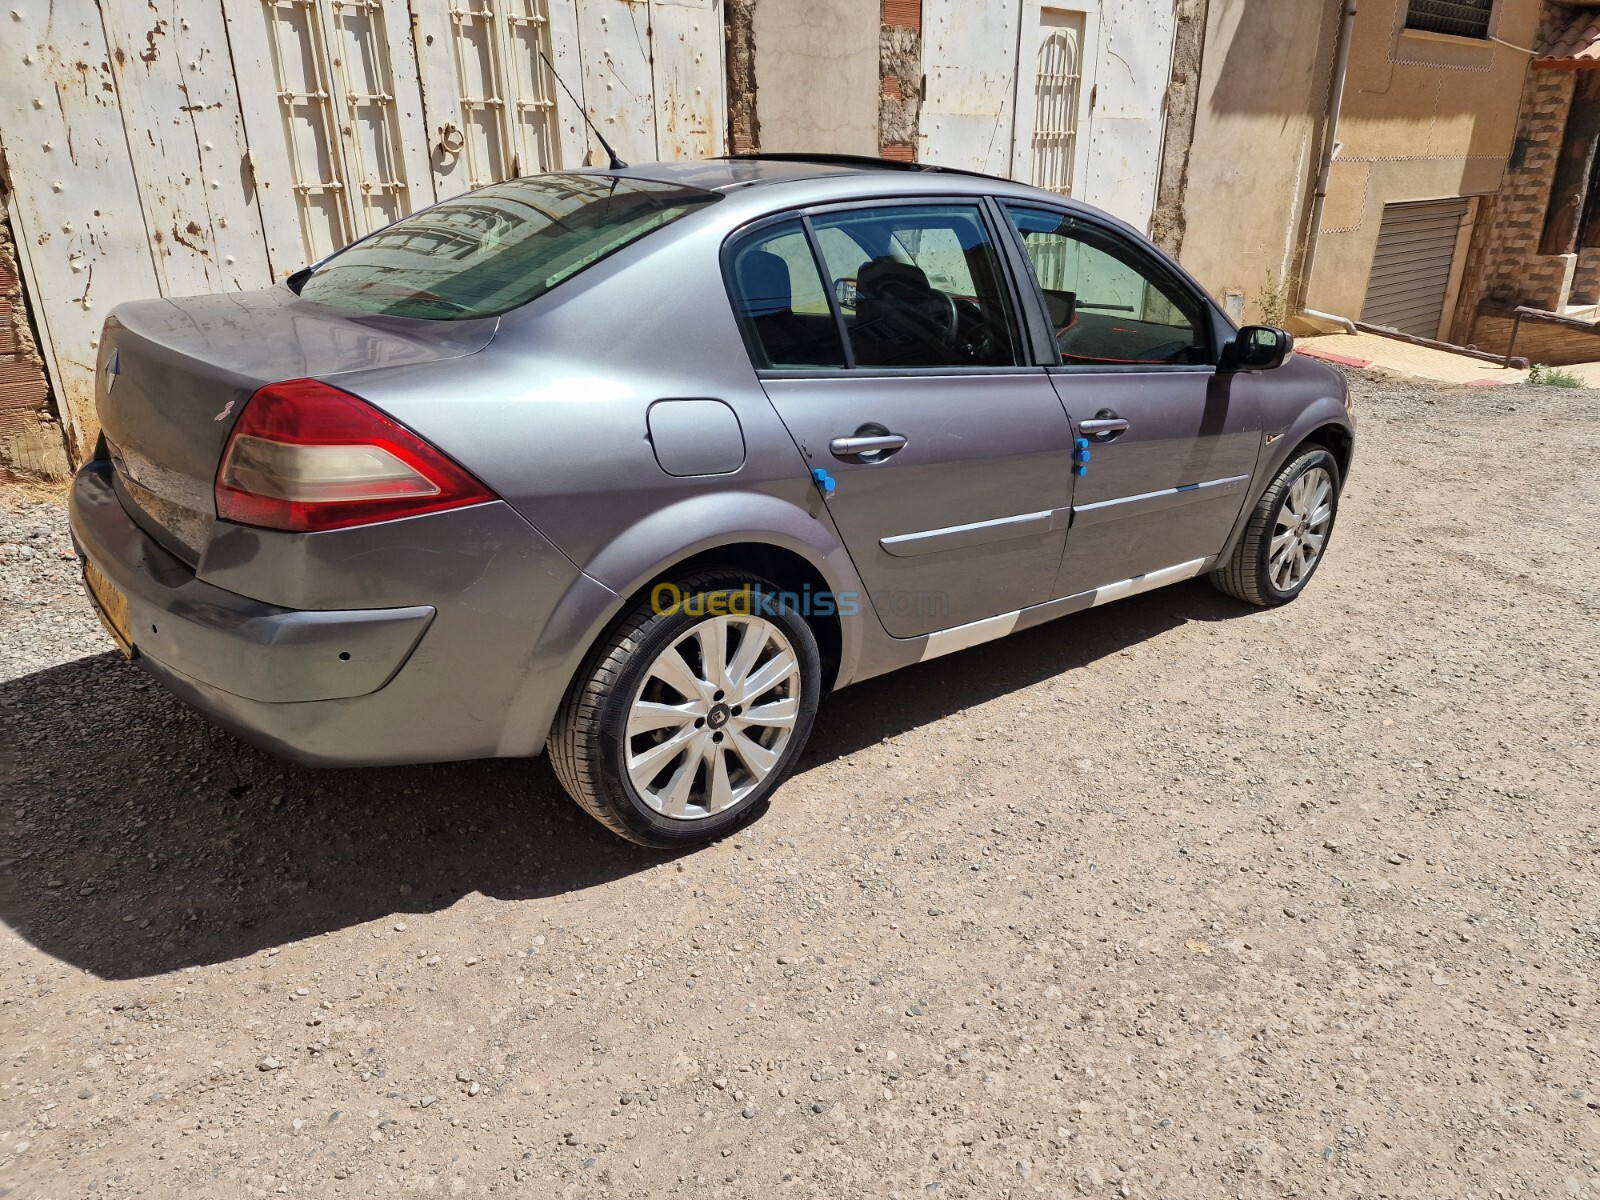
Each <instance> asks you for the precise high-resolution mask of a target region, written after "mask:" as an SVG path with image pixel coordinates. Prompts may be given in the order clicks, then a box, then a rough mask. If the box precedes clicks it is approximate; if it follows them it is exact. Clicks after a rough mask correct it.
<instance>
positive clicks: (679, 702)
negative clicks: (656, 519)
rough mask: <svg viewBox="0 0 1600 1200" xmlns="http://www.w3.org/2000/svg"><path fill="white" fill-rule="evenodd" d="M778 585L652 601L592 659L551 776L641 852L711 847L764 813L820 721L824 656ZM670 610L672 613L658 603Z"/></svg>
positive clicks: (554, 752) (564, 713)
mask: <svg viewBox="0 0 1600 1200" xmlns="http://www.w3.org/2000/svg"><path fill="white" fill-rule="evenodd" d="M776 595H777V589H776V588H774V587H773V585H772V584H770V583H767V582H765V581H764V580H760V579H757V578H754V577H752V576H745V575H734V574H727V573H723V572H711V573H705V574H700V575H696V576H693V577H691V578H688V579H685V580H682V581H680V582H678V583H676V584H675V585H674V586H673V588H672V589H671V590H665V589H661V588H657V589H654V590H653V595H652V598H651V599H649V600H646V601H645V602H643V603H641V604H640V605H639V606H638V607H636V608H635V609H634V610H633V611H632V612H630V613H628V614H627V615H626V616H625V617H624V618H623V619H622V620H621V621H620V622H618V624H617V625H616V626H615V627H614V628H613V630H612V632H611V633H610V634H609V635H608V636H607V637H606V638H605V639H604V640H603V641H602V642H601V644H600V645H599V646H598V647H596V649H595V651H594V652H593V653H592V654H591V655H590V656H589V659H588V661H587V663H586V664H585V667H584V669H583V671H581V672H580V674H579V677H578V678H577V679H576V680H575V681H574V683H573V685H572V689H571V691H570V692H569V693H568V695H567V700H566V703H565V704H564V705H563V706H562V710H561V713H560V714H559V716H558V717H557V719H556V723H555V725H554V727H553V728H552V730H551V733H550V741H549V745H548V752H549V754H550V760H551V762H552V764H553V765H554V766H555V771H556V776H557V778H559V779H560V780H561V783H562V786H564V787H565V788H566V789H567V791H568V792H570V793H571V794H572V797H573V799H574V800H576V801H577V802H578V803H579V804H580V805H581V806H582V807H583V808H584V809H585V811H587V812H588V813H589V814H590V815H591V816H593V817H594V818H595V819H596V820H598V821H600V822H601V823H602V824H603V825H605V826H606V827H607V828H608V829H610V830H612V831H613V832H614V833H617V834H619V835H620V836H622V837H625V838H627V839H628V840H629V841H632V842H637V843H639V844H640V845H642V846H651V847H656V848H661V849H667V848H671V847H675V846H683V845H692V844H694V843H699V842H707V841H711V840H713V839H715V838H718V837H722V836H725V835H726V834H728V833H730V832H732V831H733V830H735V829H738V828H739V827H740V826H742V825H745V824H747V823H748V822H750V821H751V820H753V819H754V818H755V817H756V816H758V815H759V814H760V812H761V811H762V809H763V808H764V807H765V804H766V801H767V799H768V797H770V796H771V795H772V793H773V792H774V791H775V790H776V789H777V787H778V785H779V784H781V783H782V782H783V780H784V778H785V777H787V775H788V774H789V772H790V770H791V769H792V767H793V765H794V762H795V759H796V758H797V757H798V756H799V754H800V751H801V748H802V747H803V746H804V745H805V741H806V738H807V736H808V735H809V734H810V732H811V723H812V720H813V719H814V718H815V716H816V710H817V701H818V697H819V695H820V693H821V687H822V666H821V656H820V654H819V653H818V651H817V642H816V638H815V637H814V636H813V635H812V633H811V629H810V627H809V626H808V625H807V624H806V622H805V621H804V620H802V619H801V618H800V617H799V616H798V615H796V614H794V613H792V612H789V611H786V610H784V609H783V608H782V606H780V605H776V604H774V605H770V606H767V605H763V604H762V603H761V598H762V597H766V598H769V599H770V598H774V597H776ZM663 601H664V603H663Z"/></svg>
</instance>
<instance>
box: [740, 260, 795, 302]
mask: <svg viewBox="0 0 1600 1200" xmlns="http://www.w3.org/2000/svg"><path fill="white" fill-rule="evenodd" d="M738 274H739V311H740V313H741V314H742V315H744V316H746V317H767V316H771V315H772V314H773V313H782V312H788V311H789V310H790V309H792V308H793V307H794V286H793V284H792V283H791V282H790V279H789V264H788V263H786V262H784V261H783V259H781V258H779V257H778V256H777V255H776V254H773V253H771V252H769V251H766V250H751V251H749V252H748V253H746V254H743V255H741V256H740V257H739V268H738Z"/></svg>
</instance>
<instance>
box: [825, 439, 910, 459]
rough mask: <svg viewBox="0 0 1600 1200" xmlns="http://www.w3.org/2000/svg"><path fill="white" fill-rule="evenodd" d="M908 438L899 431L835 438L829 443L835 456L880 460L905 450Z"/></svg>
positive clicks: (829, 447)
mask: <svg viewBox="0 0 1600 1200" xmlns="http://www.w3.org/2000/svg"><path fill="white" fill-rule="evenodd" d="M905 446H906V438H905V437H904V435H902V434H898V433H883V434H874V435H872V436H870V437H842V438H834V439H833V441H831V442H829V443H828V449H829V450H831V451H833V456H834V457H835V458H868V457H870V458H871V459H872V460H873V461H880V460H882V459H885V458H888V457H889V455H891V454H893V453H894V452H895V451H897V450H904V449H905Z"/></svg>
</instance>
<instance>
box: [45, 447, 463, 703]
mask: <svg viewBox="0 0 1600 1200" xmlns="http://www.w3.org/2000/svg"><path fill="white" fill-rule="evenodd" d="M72 536H73V539H74V540H75V541H76V542H77V545H78V550H79V553H80V554H81V555H82V556H83V558H84V559H85V561H86V563H88V564H91V565H92V567H93V568H94V569H97V570H98V571H99V572H100V573H101V574H102V575H103V576H104V577H105V580H106V581H107V582H109V583H110V584H111V586H112V587H113V588H115V589H117V591H118V592H120V593H121V596H122V597H123V598H125V611H126V617H125V622H126V628H125V629H122V630H120V631H119V632H121V633H122V634H123V635H124V637H125V638H126V640H127V641H128V642H130V643H132V645H133V646H134V647H136V650H135V653H136V654H137V655H139V656H142V657H148V658H151V659H154V660H155V661H156V662H158V663H161V664H162V665H164V666H166V667H168V668H169V669H171V670H173V671H178V672H181V673H182V674H184V675H185V676H187V677H189V678H190V679H193V680H195V681H196V682H197V683H200V684H202V685H205V686H207V687H210V688H213V689H216V690H219V691H223V692H227V693H230V694H232V695H235V696H237V697H239V698H241V699H244V700H254V701H260V702H264V703H268V704H286V703H295V702H304V701H313V700H335V699H343V698H347V697H351V696H366V695H370V694H371V693H373V692H375V691H377V690H378V689H379V688H381V687H382V686H383V685H384V684H386V683H388V682H389V680H390V679H391V678H393V677H394V674H395V672H396V671H398V670H399V669H400V668H401V666H403V665H404V664H405V661H406V659H407V658H409V657H410V656H411V652H412V651H413V650H415V649H416V646H417V643H418V642H419V641H421V640H422V636H423V634H424V633H426V632H427V629H428V626H429V624H430V623H431V622H432V621H433V617H434V610H433V608H432V607H431V606H412V607H407V608H382V609H355V610H343V611H337V612H299V611H296V610H294V609H287V608H277V607H275V606H273V605H270V604H262V603H261V602H259V601H257V600H251V599H248V598H247V597H244V596H239V595H236V594H235V593H233V592H228V591H224V590H223V589H222V588H218V587H213V586H211V585H210V584H208V583H202V582H201V581H200V580H199V579H197V578H196V577H195V574H194V572H193V571H192V570H190V569H189V567H188V566H187V565H186V564H184V563H182V562H180V561H179V560H178V559H176V558H174V557H173V556H172V555H170V554H168V553H167V552H166V551H165V550H163V549H162V548H161V547H160V546H158V545H157V544H156V542H155V541H154V540H153V539H152V538H150V537H149V536H148V535H147V534H146V533H145V532H144V531H143V530H142V529H140V528H139V527H138V526H137V525H135V524H134V522H133V520H132V519H131V518H130V517H129V516H128V514H127V512H126V511H125V510H124V509H123V507H122V504H121V502H120V501H119V500H118V499H117V496H116V493H115V491H114V490H113V488H112V484H111V468H110V465H109V464H101V463H96V464H91V466H89V467H86V468H85V469H84V470H83V471H81V472H80V473H79V475H78V478H77V480H76V481H75V483H74V485H73V489H72ZM91 598H92V599H95V602H96V604H97V605H98V606H99V607H100V608H101V612H102V615H106V607H107V605H106V603H105V602H104V600H103V599H102V598H99V597H95V596H94V594H93V592H92V591H91ZM123 620H124V618H123V617H122V614H121V613H119V614H118V623H119V624H120V623H122V621H123ZM125 648H126V647H125Z"/></svg>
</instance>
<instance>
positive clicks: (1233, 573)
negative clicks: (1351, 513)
mask: <svg viewBox="0 0 1600 1200" xmlns="http://www.w3.org/2000/svg"><path fill="white" fill-rule="evenodd" d="M1339 490H1340V480H1339V461H1338V460H1337V459H1336V458H1334V456H1333V455H1332V454H1330V453H1328V451H1326V450H1323V449H1321V448H1319V447H1310V448H1308V449H1305V450H1304V451H1302V452H1301V453H1300V454H1297V455H1296V456H1295V457H1294V458H1293V459H1292V460H1291V461H1290V462H1289V463H1288V465H1287V466H1285V467H1284V468H1283V470H1282V471H1280V472H1278V475H1277V478H1275V479H1274V480H1273V481H1272V483H1271V485H1270V486H1269V487H1268V488H1267V490H1266V491H1265V492H1263V493H1262V494H1261V499H1260V500H1259V501H1257V502H1256V506H1255V509H1254V510H1253V511H1252V512H1251V514H1250V520H1249V523H1248V524H1247V525H1246V526H1245V531H1244V536H1243V537H1242V538H1240V539H1239V544H1238V545H1237V546H1236V547H1235V548H1234V551H1233V555H1232V557H1231V558H1230V559H1229V560H1228V562H1227V565H1226V566H1223V567H1221V568H1219V569H1217V570H1215V571H1213V572H1211V582H1212V583H1213V584H1215V585H1216V587H1217V589H1218V590H1219V591H1221V592H1225V593H1226V594H1227V595H1229V596H1232V597H1233V598H1234V599H1236V600H1243V601H1244V602H1245V603H1247V604H1255V605H1259V606H1261V607H1262V608H1274V607H1276V606H1277V605H1280V604H1287V603H1289V601H1291V600H1293V599H1294V598H1295V597H1296V596H1298V595H1299V594H1300V593H1301V592H1303V591H1304V590H1305V588H1306V585H1307V584H1308V583H1310V582H1311V577H1312V576H1313V575H1315V574H1316V572H1317V568H1318V567H1319V566H1321V565H1322V560H1323V559H1324V558H1325V557H1326V556H1327V552H1328V539H1329V538H1330V537H1331V536H1332V535H1333V526H1334V522H1335V520H1336V519H1337V518H1338V515H1339Z"/></svg>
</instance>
